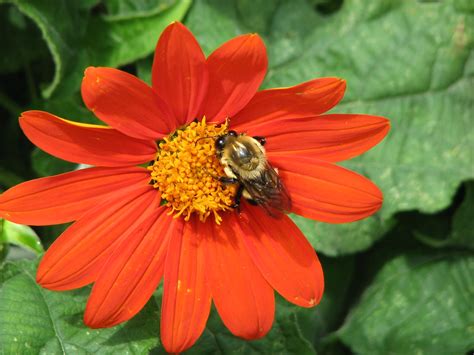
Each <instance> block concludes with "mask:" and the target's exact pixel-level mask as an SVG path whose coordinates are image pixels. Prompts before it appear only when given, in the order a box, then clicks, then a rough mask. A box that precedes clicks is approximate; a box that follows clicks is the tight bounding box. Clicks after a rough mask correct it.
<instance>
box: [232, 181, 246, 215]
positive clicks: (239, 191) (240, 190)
mask: <svg viewBox="0 0 474 355" xmlns="http://www.w3.org/2000/svg"><path fill="white" fill-rule="evenodd" d="M243 191H244V185H239V188H238V189H237V192H236V193H235V197H234V204H233V205H232V206H231V207H232V208H234V209H237V211H238V212H239V213H240V200H241V199H242V193H243Z"/></svg>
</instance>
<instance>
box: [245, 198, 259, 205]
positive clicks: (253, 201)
mask: <svg viewBox="0 0 474 355" xmlns="http://www.w3.org/2000/svg"><path fill="white" fill-rule="evenodd" d="M247 201H248V203H250V204H251V205H253V206H258V202H257V201H255V200H251V199H247Z"/></svg>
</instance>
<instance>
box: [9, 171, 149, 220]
mask: <svg viewBox="0 0 474 355" xmlns="http://www.w3.org/2000/svg"><path fill="white" fill-rule="evenodd" d="M149 180H150V174H149V172H148V171H147V170H146V169H143V168H135V167H131V168H130V167H129V168H89V169H82V170H77V171H73V172H69V173H65V174H60V175H55V176H50V177H45V178H41V179H35V180H31V181H26V182H24V183H22V184H19V185H16V186H14V187H12V188H11V189H9V190H7V191H5V192H4V193H3V194H1V195H0V218H5V219H7V220H9V221H12V222H15V223H20V224H29V225H38V226H40V225H48V224H59V223H66V222H71V221H74V220H77V219H79V218H80V217H81V216H82V215H84V214H85V213H86V212H88V211H89V210H90V209H91V208H93V207H95V206H96V205H97V203H100V202H101V201H103V200H104V199H105V198H107V196H108V195H111V194H115V193H117V192H118V191H120V190H122V189H125V188H127V187H129V186H130V185H134V184H142V185H146V184H147V183H148V181H149Z"/></svg>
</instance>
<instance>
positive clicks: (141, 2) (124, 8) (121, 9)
mask: <svg viewBox="0 0 474 355" xmlns="http://www.w3.org/2000/svg"><path fill="white" fill-rule="evenodd" d="M174 2H175V0H105V1H104V4H105V6H106V8H107V15H106V18H107V19H109V20H112V19H115V20H119V19H129V18H134V17H148V16H150V15H156V14H158V13H160V12H161V11H163V10H165V9H166V8H168V7H170V6H172V5H173V3H174Z"/></svg>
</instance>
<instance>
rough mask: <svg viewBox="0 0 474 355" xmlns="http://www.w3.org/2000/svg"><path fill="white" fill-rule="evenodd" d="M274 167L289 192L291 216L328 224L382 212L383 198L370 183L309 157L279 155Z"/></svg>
mask: <svg viewBox="0 0 474 355" xmlns="http://www.w3.org/2000/svg"><path fill="white" fill-rule="evenodd" d="M272 164H273V166H275V167H277V168H279V175H280V177H281V178H282V180H283V182H284V184H285V186H286V188H287V189H288V191H289V194H290V197H291V201H292V212H294V213H297V214H299V215H301V216H304V217H306V218H311V219H315V220H318V221H322V222H328V223H345V222H353V221H357V220H359V219H362V218H365V217H368V216H370V215H372V214H374V213H375V212H376V211H377V210H379V209H380V207H381V206H382V202H383V195H382V192H381V191H380V190H379V188H378V187H377V186H376V185H375V184H374V183H373V182H371V181H370V180H369V179H367V178H365V177H363V176H362V175H359V174H357V173H355V172H353V171H350V170H348V169H345V168H343V167H340V166H337V165H334V164H331V163H327V162H324V161H320V160H317V159H314V158H312V157H306V156H293V155H278V156H273V157H272Z"/></svg>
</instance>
